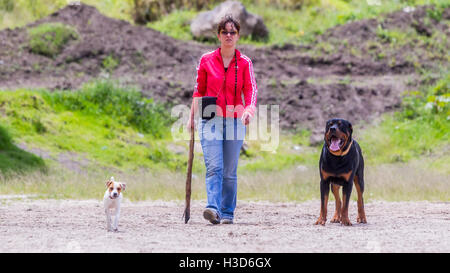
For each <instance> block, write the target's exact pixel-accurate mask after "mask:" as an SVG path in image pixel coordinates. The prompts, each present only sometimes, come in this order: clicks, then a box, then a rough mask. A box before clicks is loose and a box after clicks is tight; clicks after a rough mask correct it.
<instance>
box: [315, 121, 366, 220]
mask: <svg viewBox="0 0 450 273" xmlns="http://www.w3.org/2000/svg"><path fill="white" fill-rule="evenodd" d="M352 133H353V127H352V124H351V123H350V122H348V121H347V120H344V119H337V118H335V119H330V120H329V121H327V124H326V127H325V136H324V144H323V148H322V153H321V154H320V160H319V170H320V216H319V219H318V220H317V222H316V223H315V224H316V225H318V224H321V225H325V222H326V221H327V204H328V194H329V193H330V184H331V190H332V192H333V195H334V197H335V199H336V211H335V213H334V216H333V218H332V219H331V222H332V223H339V222H340V223H341V224H343V225H345V226H351V225H352V223H351V222H350V219H349V218H348V204H349V200H350V195H351V193H352V187H353V183H354V184H355V187H356V191H357V192H358V218H357V222H358V223H367V220H366V214H365V212H364V201H363V192H364V159H363V156H362V153H361V148H360V147H359V144H358V142H356V140H354V139H353V138H352ZM340 186H342V201H343V202H341V198H340V196H339V187H340Z"/></svg>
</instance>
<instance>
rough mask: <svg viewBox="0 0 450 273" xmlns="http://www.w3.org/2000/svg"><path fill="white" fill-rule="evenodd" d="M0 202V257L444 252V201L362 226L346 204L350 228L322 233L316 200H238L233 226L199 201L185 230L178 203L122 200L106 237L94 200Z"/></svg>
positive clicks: (376, 207)
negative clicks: (115, 228)
mask: <svg viewBox="0 0 450 273" xmlns="http://www.w3.org/2000/svg"><path fill="white" fill-rule="evenodd" d="M0 197H1V198H0V204H1V205H0V242H1V243H0V252H450V237H449V234H450V203H448V202H447V203H430V202H395V203H394V202H380V201H376V202H371V203H368V204H367V205H366V214H367V220H368V222H369V223H368V224H366V225H363V224H356V223H355V219H356V204H355V203H352V204H351V207H350V219H351V220H352V221H353V226H352V227H344V226H341V225H340V224H331V223H329V222H328V223H327V225H326V226H325V227H322V226H315V225H313V223H314V221H315V220H316V219H317V216H318V214H317V213H318V211H319V201H309V202H304V203H268V202H238V207H237V212H236V213H237V215H236V219H235V224H234V225H217V226H213V225H211V224H209V223H207V222H206V221H205V220H203V219H202V217H201V216H202V209H203V204H204V202H198V201H196V202H194V203H193V207H192V218H191V220H190V222H189V224H187V225H185V224H184V223H183V221H182V219H181V216H182V211H183V202H161V201H154V202H149V201H148V202H130V201H127V200H125V202H124V203H123V207H122V217H121V219H120V222H119V229H120V231H119V232H117V233H111V232H107V231H106V229H105V216H104V213H103V208H102V203H101V201H100V200H86V201H76V200H31V199H21V200H18V199H10V198H7V197H5V196H3V197H2V196H0ZM333 210H334V203H331V202H330V204H329V211H330V212H332V211H333ZM329 218H330V217H329Z"/></svg>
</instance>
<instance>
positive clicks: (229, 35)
mask: <svg viewBox="0 0 450 273" xmlns="http://www.w3.org/2000/svg"><path fill="white" fill-rule="evenodd" d="M217 38H219V41H220V44H221V46H222V47H235V46H236V43H237V41H238V40H239V33H238V31H237V30H236V28H235V27H234V24H233V23H226V25H225V29H222V30H221V31H220V33H219V34H218V35H217Z"/></svg>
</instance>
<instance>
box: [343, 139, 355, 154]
mask: <svg viewBox="0 0 450 273" xmlns="http://www.w3.org/2000/svg"><path fill="white" fill-rule="evenodd" d="M352 144H353V139H352V142H350V145H348V148H347V149H346V150H345V151H343V152H342V153H341V154H340V156H344V155H346V154H348V151H350V148H351V147H352Z"/></svg>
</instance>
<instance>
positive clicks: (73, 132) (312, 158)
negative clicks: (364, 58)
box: [0, 0, 450, 201]
mask: <svg viewBox="0 0 450 273" xmlns="http://www.w3.org/2000/svg"><path fill="white" fill-rule="evenodd" d="M83 2H85V3H87V4H92V5H95V6H96V7H97V8H98V9H99V10H100V11H101V12H103V13H104V14H106V15H108V16H111V17H115V18H119V19H125V20H128V21H130V22H131V21H133V20H134V19H133V16H134V15H135V14H134V13H133V12H135V11H134V9H135V8H136V6H135V4H136V3H137V2H138V1H133V0H126V1H120V0H110V1H83ZM164 2H170V1H164ZM178 2H180V3H181V2H185V1H178ZM178 2H177V3H178ZM188 2H189V1H188ZM200 2H202V3H203V2H204V3H205V4H204V5H203V6H201V5H200V4H201V3H200ZM216 2H217V1H206V0H205V1H193V2H190V5H191V6H186V7H185V8H181V9H176V10H173V11H171V10H168V9H166V10H165V11H164V12H165V13H164V14H167V15H166V16H163V17H161V18H159V19H158V20H156V21H152V22H150V23H148V24H147V26H148V27H151V28H155V29H157V30H159V31H161V32H163V33H166V34H168V35H170V36H172V37H175V38H177V39H182V40H191V39H192V36H191V34H190V32H189V22H190V20H192V19H193V18H194V17H195V16H196V15H197V14H198V13H199V12H200V11H201V10H202V9H204V8H206V7H208V8H211V6H213V5H214V4H215V3H216ZM369 2H370V3H373V2H378V1H358V0H336V1H330V0H257V1H247V0H245V1H243V3H244V4H245V5H246V7H247V9H248V10H249V11H250V12H252V13H256V14H259V15H261V16H262V17H263V18H264V21H265V22H266V24H267V26H268V28H269V31H270V37H269V39H268V40H267V41H254V40H252V39H251V37H249V38H243V39H242V42H243V43H247V44H253V45H277V44H279V45H282V44H286V43H308V42H310V41H313V40H314V39H315V38H316V37H317V35H318V34H321V33H323V32H324V31H325V30H326V29H328V28H329V27H333V26H335V25H338V24H344V23H346V22H349V21H352V20H358V19H363V18H375V17H377V16H378V15H380V14H382V13H386V12H390V11H394V10H397V9H400V8H405V7H407V6H411V5H418V4H435V5H436V8H435V9H429V10H428V17H429V18H430V20H438V21H439V20H442V10H443V8H444V7H449V4H448V3H447V2H448V1H443V0H428V1H426V0H408V1H402V0H397V1H395V0H393V1H389V2H387V1H379V3H380V5H369V4H368V3H369ZM66 4H67V1H66V0H57V1H49V0H33V1H31V0H18V1H11V0H0V18H2V19H3V23H2V24H1V25H0V28H6V27H16V26H23V25H24V24H26V23H29V22H31V21H34V20H36V19H39V18H42V17H44V16H47V15H49V14H50V13H51V12H53V11H55V10H57V9H58V8H61V7H63V6H65V5H66ZM197 4H199V5H200V6H195V5H197ZM12 18H15V19H14V20H13V19H12ZM17 18H20V19H17ZM425 23H426V22H425ZM376 34H377V40H370V41H367V42H366V45H365V47H366V48H367V49H368V50H367V53H368V54H370V55H371V56H372V57H373V58H375V59H378V60H380V59H384V58H389V60H390V61H391V62H392V63H395V58H394V57H395V56H394V55H392V54H391V52H399V51H404V52H407V50H404V48H405V46H414V45H416V46H418V47H420V48H423V54H434V55H435V56H438V55H440V56H447V58H448V54H447V49H446V44H447V41H446V40H445V39H446V38H445V36H443V35H439V33H431V35H429V36H427V35H418V33H417V32H416V30H414V29H412V28H411V29H409V30H406V31H405V30H397V29H391V28H388V27H383V25H382V24H380V26H379V28H378V30H377V33H376ZM29 35H30V48H31V49H32V50H33V51H34V52H36V53H39V54H44V55H46V56H49V57H53V56H56V55H57V54H58V52H59V50H60V49H61V48H62V47H63V46H64V44H65V43H67V42H68V41H69V40H70V39H76V37H77V34H76V30H74V29H72V28H70V27H68V26H64V25H62V24H54V23H51V24H41V25H39V26H37V27H35V28H32V29H30V31H29ZM345 43H346V41H336V43H334V42H332V41H330V42H328V43H320V44H319V45H318V47H317V48H315V49H314V50H316V52H313V54H330V53H332V52H334V51H336V50H338V48H340V45H342V44H345ZM347 45H348V43H347ZM346 50H349V51H350V52H352V54H353V55H355V56H357V55H361V54H365V53H363V52H361V51H360V50H359V49H357V48H352V47H351V45H349V46H348V47H347V48H346ZM430 59H432V58H430ZM120 61H121V60H119V59H117V58H116V57H115V56H113V55H110V56H107V57H106V58H104V59H103V60H101V66H102V68H103V69H104V70H105V71H107V72H109V73H111V72H113V71H114V69H115V68H116V67H117V66H118V65H119V64H120ZM410 61H411V63H414V65H415V66H416V68H417V69H416V71H420V72H421V73H422V78H421V79H420V82H422V83H423V85H422V87H420V88H418V89H417V90H409V91H407V92H405V94H404V98H403V103H402V108H401V110H400V111H398V112H396V113H390V114H386V115H383V116H382V117H380V119H379V120H378V121H376V122H374V124H373V125H371V127H367V128H366V127H363V126H362V125H358V124H354V128H355V138H356V139H357V140H358V142H359V143H360V145H361V147H362V149H363V153H364V157H365V159H366V164H367V166H370V167H369V168H367V169H366V170H367V171H366V181H368V183H367V191H368V192H369V194H368V195H367V196H366V200H368V201H370V200H372V199H384V200H393V201H398V200H434V201H436V200H440V201H448V196H449V194H450V185H449V184H448V182H447V181H448V175H450V164H449V162H450V153H449V147H450V146H449V143H450V141H449V140H450V136H449V132H450V107H449V101H450V91H449V89H450V74H449V72H448V64H445V63H443V64H442V66H443V67H442V69H441V71H429V70H427V68H425V67H422V65H421V63H420V61H419V60H418V59H417V58H416V56H410ZM328 80H329V79H328ZM341 81H347V80H346V79H341ZM275 83H276V81H275ZM345 83H347V82H345ZM170 107H171V105H163V104H159V103H156V102H154V101H152V100H150V99H146V98H143V97H142V95H141V93H140V92H139V90H137V89H135V88H130V87H122V86H120V85H119V84H118V83H116V82H111V81H102V80H101V81H95V82H91V83H88V84H86V85H84V86H83V87H82V88H81V89H80V90H78V91H70V92H69V91H53V92H50V91H48V90H27V89H19V90H14V91H12V90H5V91H3V92H0V124H1V126H0V193H1V194H8V193H20V194H38V196H39V197H42V198H48V197H50V198H98V192H101V191H102V189H103V187H104V179H106V178H108V177H110V176H115V177H116V178H117V179H120V180H123V181H127V182H128V183H130V182H131V183H130V184H129V185H130V186H129V187H128V189H127V198H130V199H131V200H145V199H165V200H171V199H182V198H183V196H184V179H185V173H184V172H185V168H186V161H187V157H186V154H187V142H180V143H174V141H173V139H172V136H171V132H170V127H171V125H172V124H173V122H174V120H173V119H172V118H171V117H170V111H169V110H168V109H170ZM309 137H310V132H309V131H301V132H297V133H283V135H281V136H280V143H282V144H283V145H280V146H279V148H278V150H277V152H276V153H271V152H264V151H261V150H260V145H261V143H258V142H249V143H248V145H249V146H248V149H247V155H243V156H241V158H240V165H239V170H238V172H239V173H240V176H239V187H240V198H241V199H252V200H255V199H263V200H271V201H303V200H309V199H317V198H318V195H317V193H318V179H319V178H318V170H317V162H318V160H319V154H320V149H321V147H314V146H311V145H310V144H309ZM19 146H20V147H23V149H26V150H28V151H30V150H33V151H39V152H40V154H45V155H47V156H45V159H43V158H40V157H38V156H36V155H35V154H34V153H30V152H27V151H25V150H23V149H21V148H20V147H19ZM174 146H176V147H175V148H174ZM180 150H181V152H180ZM67 158H68V159H67ZM202 160H203V158H202V157H201V153H199V152H198V151H197V153H196V156H195V163H194V177H193V187H194V188H193V198H194V199H200V198H202V199H204V198H205V197H206V196H205V194H204V190H203V189H204V179H203V178H204V175H205V170H204V164H202V163H203V161H202ZM67 162H69V163H70V164H68V163H67ZM425 181H426V183H425ZM80 183H81V184H82V185H84V187H79V186H78V185H79V184H80ZM353 197H355V195H354V196H353Z"/></svg>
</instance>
